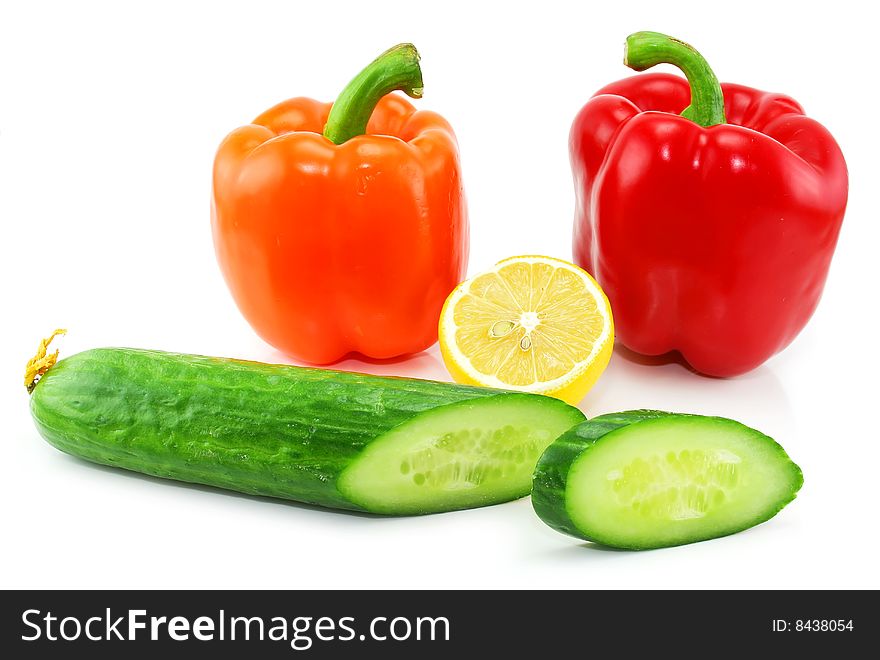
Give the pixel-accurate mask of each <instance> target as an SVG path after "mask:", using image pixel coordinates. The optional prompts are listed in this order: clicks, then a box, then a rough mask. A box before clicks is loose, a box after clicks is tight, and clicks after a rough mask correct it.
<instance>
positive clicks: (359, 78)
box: [324, 44, 423, 144]
mask: <svg viewBox="0 0 880 660" xmlns="http://www.w3.org/2000/svg"><path fill="white" fill-rule="evenodd" d="M422 88H423V84H422V69H421V68H420V67H419V51H417V50H416V47H415V46H413V45H412V44H398V45H397V46H394V47H393V48H389V49H388V50H386V51H385V52H384V53H382V54H381V55H379V57H377V58H376V59H375V60H373V61H372V62H371V63H370V64H368V65H367V66H366V68H365V69H364V70H363V71H361V72H360V73H359V74H357V75H356V76H355V77H354V79H353V80H352V81H351V82H350V83H348V85H346V86H345V89H343V90H342V93H341V94H340V95H339V97H338V98H337V99H336V102H335V103H334V104H333V108H332V109H331V110H330V116H329V117H327V124H326V125H325V126H324V137H326V138H327V139H328V140H330V141H331V142H333V143H334V144H342V143H343V142H346V141H347V140H350V139H351V138H353V137H355V136H356V135H363V134H364V133H366V132H367V123H368V122H369V121H370V115H372V114H373V110H374V109H375V107H376V104H377V103H378V102H379V99H381V98H382V97H383V96H385V95H386V94H390V93H391V92H393V91H395V90H400V91H402V92H404V93H406V95H407V96H410V97H412V98H414V99H418V98H421V97H422Z"/></svg>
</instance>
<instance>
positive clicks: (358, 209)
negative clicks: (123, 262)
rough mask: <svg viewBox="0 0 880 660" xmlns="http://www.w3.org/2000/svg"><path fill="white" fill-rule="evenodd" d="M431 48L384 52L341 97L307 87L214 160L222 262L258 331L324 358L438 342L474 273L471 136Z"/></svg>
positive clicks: (291, 349) (311, 357) (299, 352)
mask: <svg viewBox="0 0 880 660" xmlns="http://www.w3.org/2000/svg"><path fill="white" fill-rule="evenodd" d="M418 61H419V55H418V52H417V51H416V49H415V48H414V47H413V46H412V45H411V44H401V45H399V46H396V47H394V48H392V49H390V50H388V51H386V52H385V53H384V54H382V55H381V56H379V57H378V58H377V59H376V60H375V61H374V62H373V63H372V64H370V65H369V66H367V67H366V68H365V69H364V70H363V71H362V72H361V73H360V74H358V75H357V76H356V77H355V78H354V79H353V80H352V81H351V83H349V85H348V86H347V87H346V88H345V90H343V92H342V93H341V94H340V96H339V98H338V99H337V100H336V102H335V103H334V104H329V103H321V102H319V101H315V100H312V99H308V98H294V99H291V100H288V101H284V102H283V103H281V104H279V105H277V106H275V107H274V108H272V109H270V110H268V111H266V112H265V113H263V114H262V115H260V116H259V117H257V119H255V120H254V122H253V123H252V124H249V125H247V126H243V127H241V128H238V129H236V130H234V131H233V132H232V133H231V134H230V135H229V136H228V137H227V138H226V139H225V140H224V141H223V143H222V144H221V145H220V148H219V150H218V152H217V155H216V158H215V161H214V177H213V200H212V213H211V216H212V228H213V234H214V245H215V248H216V252H217V258H218V260H219V263H220V267H221V270H222V272H223V275H224V277H225V279H226V282H227V284H228V285H229V288H230V290H231V291H232V295H233V297H234V298H235V301H236V303H237V304H238V307H239V309H240V310H241V312H242V314H243V315H244V316H245V318H246V319H247V320H248V321H249V322H250V324H251V325H252V326H253V328H254V329H255V330H256V332H257V333H258V334H259V335H260V336H261V337H262V338H263V339H265V340H266V341H267V342H268V343H270V344H272V345H273V346H275V347H276V348H278V349H279V350H281V351H283V352H284V353H287V354H288V355H291V356H293V357H295V358H299V359H301V360H305V361H308V362H313V363H319V364H324V363H329V362H334V361H336V360H339V359H341V358H342V357H344V356H345V355H346V354H348V353H352V352H356V353H359V354H362V355H365V356H368V357H371V358H391V357H395V356H399V355H403V354H407V353H414V352H418V351H421V350H424V349H425V348H427V347H429V346H430V345H431V344H433V343H434V342H435V341H436V340H437V322H438V319H439V316H440V310H441V308H442V306H443V302H444V300H445V299H446V296H447V295H448V294H449V293H450V291H452V289H453V288H455V286H456V285H457V284H458V283H459V282H460V281H461V279H462V278H463V276H464V273H465V270H466V266H467V257H468V224H467V207H466V204H465V198H464V190H463V187H462V181H461V171H460V164H459V155H458V145H457V142H456V139H455V134H454V133H453V131H452V128H451V127H450V126H449V124H448V123H447V122H446V121H445V120H444V119H443V118H442V117H440V116H439V115H437V114H435V113H433V112H428V111H418V112H417V111H416V110H415V108H414V107H413V106H412V105H411V104H410V103H409V102H408V101H406V100H404V99H403V98H402V97H400V96H397V95H389V93H390V92H392V91H394V90H401V91H403V92H405V93H406V94H407V95H409V96H410V97H413V98H420V97H421V95H422V75H421V70H420V67H419V63H418Z"/></svg>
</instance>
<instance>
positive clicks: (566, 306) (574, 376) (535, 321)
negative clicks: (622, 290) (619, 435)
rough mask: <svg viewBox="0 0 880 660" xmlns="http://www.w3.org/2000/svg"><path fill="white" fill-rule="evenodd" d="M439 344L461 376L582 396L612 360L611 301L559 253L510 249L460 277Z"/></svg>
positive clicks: (446, 308) (576, 399) (569, 399)
mask: <svg viewBox="0 0 880 660" xmlns="http://www.w3.org/2000/svg"><path fill="white" fill-rule="evenodd" d="M439 334H440V352H441V353H442V354H443V361H444V362H445V363H446V368H447V369H448V370H449V373H450V374H451V375H452V377H453V379H454V380H455V381H456V382H458V383H469V384H472V385H484V386H488V387H498V388H504V389H513V390H520V391H523V392H537V393H540V394H548V395H551V396H555V397H558V398H560V399H562V400H563V401H567V402H568V403H571V404H576V403H578V402H579V401H580V400H581V399H583V398H584V395H585V394H586V393H587V392H588V391H589V390H590V388H591V387H592V386H593V385H594V384H595V382H596V380H597V379H598V378H599V376H600V375H601V374H602V372H603V371H604V370H605V367H606V366H607V365H608V360H609V359H611V351H612V348H613V346H614V322H613V320H612V318H611V306H610V305H609V304H608V298H606V297H605V294H604V293H603V291H602V289H601V288H599V285H598V284H597V283H596V281H595V280H594V279H593V278H592V277H590V275H589V274H588V273H587V272H586V271H584V270H582V269H580V268H578V267H577V266H575V265H574V264H571V263H568V262H567V261H563V260H561V259H554V258H552V257H540V256H524V257H511V258H510V259H505V260H504V261H500V262H498V263H497V264H496V265H495V267H494V268H493V269H492V270H490V271H488V272H486V273H482V274H480V275H477V276H476V277H473V278H471V279H469V280H466V281H464V282H462V283H461V284H459V285H458V287H456V289H455V290H454V291H453V292H452V293H451V294H449V298H447V299H446V304H445V305H444V306H443V311H442V312H441V313H440V328H439Z"/></svg>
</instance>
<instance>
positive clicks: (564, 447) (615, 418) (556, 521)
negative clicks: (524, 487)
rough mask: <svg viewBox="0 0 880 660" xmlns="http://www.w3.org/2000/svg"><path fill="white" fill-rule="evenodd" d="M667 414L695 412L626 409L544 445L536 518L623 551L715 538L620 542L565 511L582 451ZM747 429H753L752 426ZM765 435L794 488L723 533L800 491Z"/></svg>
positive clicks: (797, 478) (771, 512) (535, 491)
mask: <svg viewBox="0 0 880 660" xmlns="http://www.w3.org/2000/svg"><path fill="white" fill-rule="evenodd" d="M670 416H674V417H695V415H686V414H682V413H670V412H664V411H662V410H628V411H625V412H619V413H611V414H608V415H600V416H599V417H594V418H592V419H590V420H588V421H586V422H583V423H581V424H578V425H577V426H575V427H572V428H571V429H569V430H568V431H566V432H565V433H563V434H562V435H561V436H560V437H559V438H557V439H556V440H555V441H553V443H552V444H551V445H550V446H549V447H547V449H546V450H545V451H544V453H543V454H542V455H541V458H539V459H538V464H537V466H536V467H535V474H534V477H533V479H532V506H533V508H534V509H535V513H537V514H538V517H539V518H541V520H543V521H544V522H545V523H546V524H547V525H549V526H550V527H552V528H553V529H555V530H557V531H560V532H562V533H563V534H568V535H569V536H574V537H575V538H579V539H583V540H585V541H592V542H594V543H599V544H601V545H605V546H609V547H614V548H621V549H624V550H652V549H656V548H664V547H670V546H675V545H685V544H687V543H696V542H699V541H705V540H708V538H716V537H708V538H695V539H693V540H691V541H685V542H682V543H659V544H657V543H644V544H631V543H621V542H620V541H619V540H618V539H613V538H607V537H605V536H602V535H597V534H595V533H593V532H588V531H585V530H582V529H580V528H579V527H578V526H577V525H576V524H575V523H574V521H573V520H572V519H571V517H570V516H569V514H568V510H567V507H566V497H565V495H566V487H567V482H568V474H569V471H570V470H571V467H572V465H574V462H575V460H576V459H578V458H579V457H580V456H581V455H582V454H584V452H588V451H590V450H591V449H592V448H594V447H595V445H596V443H597V442H598V441H599V440H601V439H602V438H603V437H604V436H606V435H607V434H609V433H611V432H612V431H615V430H617V429H619V428H621V427H623V426H629V425H630V424H638V423H639V422H644V421H648V420H652V419H658V418H662V417H670ZM713 419H718V420H722V421H724V422H726V423H733V424H739V422H736V421H734V420H731V419H727V418H725V417H717V418H713ZM747 428H748V427H747ZM750 430H751V431H754V429H750ZM764 437H765V438H767V440H768V441H770V442H772V443H773V444H774V445H775V446H776V448H777V449H778V452H779V454H780V458H782V459H784V460H785V461H787V462H788V463H789V464H790V467H791V469H792V471H793V473H794V487H793V488H792V491H791V497H789V498H788V499H786V500H784V501H781V502H779V503H778V506H776V507H774V508H771V509H768V510H767V511H766V512H765V515H764V516H762V517H760V518H759V519H756V520H753V521H750V522H749V523H748V524H745V525H743V526H742V527H739V528H737V529H731V530H729V531H727V532H726V533H725V534H724V535H723V536H729V535H731V534H736V533H737V532H741V531H743V530H746V529H749V528H751V527H754V526H755V525H759V524H760V523H762V522H766V521H767V520H770V518H772V517H773V516H775V515H776V514H777V513H779V512H780V511H781V510H782V509H783V508H785V506H786V505H787V504H788V503H789V502H791V501H792V500H793V499H794V498H795V497H796V496H797V492H798V490H800V488H801V486H802V485H803V482H804V479H803V473H802V472H801V469H800V467H798V466H797V465H796V464H795V463H793V462H792V461H791V459H790V458H789V457H788V454H786V452H785V450H784V449H783V448H782V446H781V445H779V444H778V443H777V442H775V441H774V440H773V439H772V438H769V437H767V436H764Z"/></svg>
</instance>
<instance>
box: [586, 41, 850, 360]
mask: <svg viewBox="0 0 880 660" xmlns="http://www.w3.org/2000/svg"><path fill="white" fill-rule="evenodd" d="M624 63H625V64H626V65H627V66H629V67H630V68H632V69H634V70H636V71H643V70H645V69H648V68H650V67H652V66H654V65H656V64H660V63H669V64H673V65H675V66H677V67H679V68H680V69H681V70H682V71H683V73H684V74H685V76H686V78H687V80H685V79H683V78H681V77H679V76H674V75H666V74H645V75H642V76H635V77H631V78H628V79H625V80H621V81H619V82H616V83H613V84H611V85H608V86H607V87H605V88H603V89H601V90H600V91H599V92H598V93H597V94H596V95H595V96H594V97H593V98H592V99H591V100H590V101H589V102H588V103H587V104H586V105H585V106H584V108H583V109H582V110H581V111H580V113H579V114H578V116H577V118H576V119H575V121H574V125H573V126H572V130H571V138H570V152H571V162H572V168H573V171H574V179H575V189H576V194H577V207H576V212H575V226H574V258H575V261H576V262H577V263H578V264H579V265H580V266H581V267H583V268H584V269H585V270H587V271H589V272H590V273H591V274H592V275H593V276H594V277H595V278H596V279H597V280H598V281H599V283H600V284H601V285H602V287H603V288H604V289H605V292H606V293H607V294H608V297H609V299H610V301H611V305H612V309H613V310H614V322H615V327H616V330H617V337H618V338H619V339H620V341H621V342H622V343H623V344H624V345H625V346H627V347H628V348H630V349H632V350H634V351H636V352H638V353H643V354H646V355H661V354H665V353H668V352H670V351H674V350H677V351H679V352H680V353H681V354H682V356H683V357H684V358H685V360H687V362H688V363H690V365H691V366H693V367H694V368H695V369H696V370H697V371H700V372H702V373H705V374H709V375H713V376H734V375H737V374H741V373H744V372H747V371H749V370H751V369H754V368H755V367H757V366H758V365H760V364H762V363H763V362H764V361H765V360H767V359H768V358H769V357H771V356H772V355H774V354H775V353H777V352H778V351H780V350H782V349H783V348H785V347H786V346H787V345H788V344H789V342H791V341H792V340H793V339H794V337H795V336H796V335H797V334H798V333H799V332H800V330H801V329H802V328H803V327H804V325H805V324H806V323H807V321H808V320H809V318H810V316H811V315H812V314H813V311H814V310H815V308H816V305H817V304H818V301H819V297H820V295H821V293H822V288H823V287H824V284H825V278H826V276H827V274H828V268H829V264H830V263H831V257H832V254H833V252H834V248H835V245H836V243H837V236H838V233H839V231H840V225H841V222H842V220H843V214H844V209H845V207H846V200H847V171H846V163H845V162H844V159H843V154H842V153H841V151H840V148H839V147H838V146H837V143H836V142H835V141H834V138H833V137H832V136H831V134H830V133H829V132H828V131H827V130H826V129H825V128H823V127H822V126H821V125H820V124H819V123H817V122H816V121H814V120H812V119H810V118H808V117H806V116H805V115H804V111H803V109H802V108H801V106H800V105H798V103H797V102H795V101H794V100H793V99H791V98H789V97H787V96H782V95H780V94H769V93H766V92H761V91H758V90H755V89H751V88H749V87H744V86H742V85H733V84H719V83H718V80H717V79H716V78H715V75H714V74H713V73H712V70H711V69H710V68H709V66H708V64H707V63H706V61H705V60H704V59H703V58H702V57H701V56H700V55H699V53H697V52H696V51H695V50H694V49H693V48H692V47H691V46H689V45H687V44H685V43H683V42H681V41H678V40H676V39H672V38H670V37H667V36H665V35H662V34H657V33H653V32H639V33H636V34H634V35H631V36H630V37H629V38H628V39H627V43H626V55H625V58H624Z"/></svg>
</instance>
